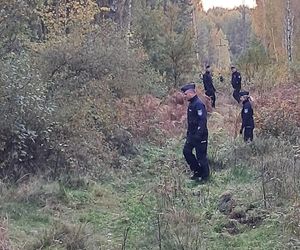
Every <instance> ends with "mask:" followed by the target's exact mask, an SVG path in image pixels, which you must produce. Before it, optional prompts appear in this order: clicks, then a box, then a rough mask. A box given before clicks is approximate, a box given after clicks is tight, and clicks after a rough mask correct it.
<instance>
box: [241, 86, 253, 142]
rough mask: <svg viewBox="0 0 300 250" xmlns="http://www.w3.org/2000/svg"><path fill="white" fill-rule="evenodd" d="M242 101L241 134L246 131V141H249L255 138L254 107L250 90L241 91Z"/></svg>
mask: <svg viewBox="0 0 300 250" xmlns="http://www.w3.org/2000/svg"><path fill="white" fill-rule="evenodd" d="M240 102H241V103H242V105H243V109H242V113H241V115H242V127H241V130H240V134H243V132H244V141H245V142H249V141H252V140H253V130H254V119H253V108H252V105H251V102H250V96H249V92H248V91H243V92H240Z"/></svg>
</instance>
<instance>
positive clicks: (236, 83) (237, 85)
mask: <svg viewBox="0 0 300 250" xmlns="http://www.w3.org/2000/svg"><path fill="white" fill-rule="evenodd" d="M231 72H232V77H231V85H232V87H233V89H234V91H233V98H234V99H235V100H236V101H237V102H238V103H240V91H241V85H242V76H241V74H240V72H238V71H237V70H236V68H235V67H234V66H232V67H231Z"/></svg>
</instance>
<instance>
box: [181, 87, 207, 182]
mask: <svg viewBox="0 0 300 250" xmlns="http://www.w3.org/2000/svg"><path fill="white" fill-rule="evenodd" d="M181 91H182V93H183V94H184V97H185V99H186V100H188V101H189V106H188V109H187V121H188V129H187V138H186V142H185V145H184V148H183V155H184V157H185V159H186V161H187V163H188V165H189V166H190V169H191V171H192V172H193V173H194V175H193V176H192V177H191V179H193V180H200V179H201V180H203V181H206V180H208V178H209V166H208V160H207V142H208V130H207V111H206V108H205V105H204V104H203V103H202V102H201V100H200V99H199V97H198V96H197V94H196V90H195V84H187V85H185V86H183V87H182V88H181ZM194 148H195V150H196V156H195V155H194V154H193V149H194Z"/></svg>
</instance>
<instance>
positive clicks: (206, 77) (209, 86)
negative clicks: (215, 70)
mask: <svg viewBox="0 0 300 250" xmlns="http://www.w3.org/2000/svg"><path fill="white" fill-rule="evenodd" d="M203 84H204V89H205V94H206V95H207V96H209V97H210V98H211V101H212V102H211V105H212V107H213V108H215V107H216V95H215V92H216V89H215V87H214V85H213V79H212V76H211V72H210V66H209V65H207V66H206V71H205V73H204V74H203Z"/></svg>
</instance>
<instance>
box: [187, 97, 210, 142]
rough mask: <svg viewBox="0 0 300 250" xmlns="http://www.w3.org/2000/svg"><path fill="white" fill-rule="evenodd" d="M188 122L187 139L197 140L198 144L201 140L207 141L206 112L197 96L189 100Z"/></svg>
mask: <svg viewBox="0 0 300 250" xmlns="http://www.w3.org/2000/svg"><path fill="white" fill-rule="evenodd" d="M187 120H188V130H187V138H188V139H197V141H198V140H199V143H200V142H201V141H203V140H207V137H208V130H207V112H206V108H205V105H204V104H203V103H202V102H201V100H200V99H199V97H198V96H194V97H193V98H192V99H191V100H190V104H189V106H188V111H187Z"/></svg>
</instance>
